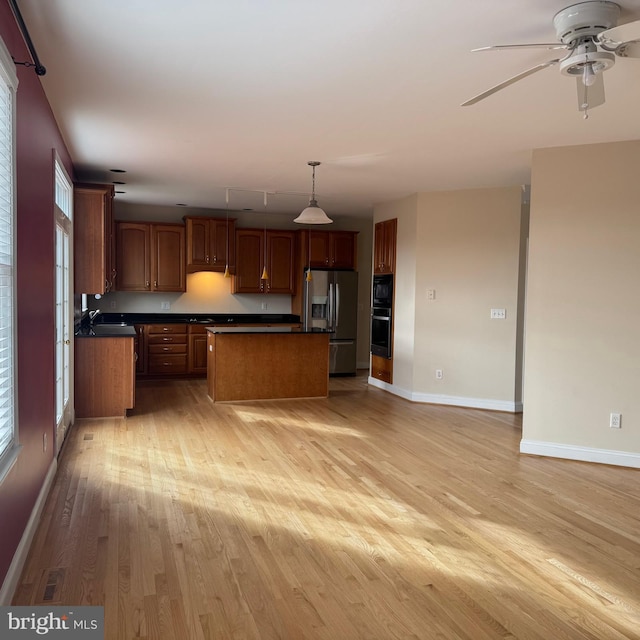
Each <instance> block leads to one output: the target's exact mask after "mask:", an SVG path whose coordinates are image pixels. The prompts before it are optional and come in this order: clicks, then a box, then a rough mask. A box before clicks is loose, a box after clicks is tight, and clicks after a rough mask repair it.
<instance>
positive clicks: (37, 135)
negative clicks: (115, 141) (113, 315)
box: [0, 0, 73, 584]
mask: <svg viewBox="0 0 640 640" xmlns="http://www.w3.org/2000/svg"><path fill="white" fill-rule="evenodd" d="M0 35H1V36H2V39H3V40H4V43H5V46H6V47H7V49H8V50H9V53H10V54H11V55H12V56H13V57H14V59H15V60H17V61H27V60H29V61H30V58H29V52H28V50H27V47H26V46H25V44H24V40H23V38H22V35H21V34H20V31H19V29H18V27H17V25H16V22H15V18H14V15H13V12H12V11H11V7H10V6H9V4H8V2H7V0H0ZM42 63H43V64H44V65H45V66H46V65H47V61H46V60H43V61H42ZM17 73H18V80H19V85H18V93H17V114H16V126H17V139H16V144H17V147H16V153H17V208H18V217H17V263H16V268H17V281H18V309H17V314H18V315H17V317H18V342H17V347H18V353H17V360H18V425H19V426H18V428H19V434H20V436H19V437H20V443H21V444H22V446H23V449H22V451H21V452H20V455H19V458H18V460H17V462H16V464H15V465H14V467H13V469H12V470H11V471H10V473H9V475H8V476H7V477H6V478H5V480H4V482H3V483H2V484H1V485H0V584H1V583H2V582H3V581H4V579H5V576H6V574H7V570H8V568H9V566H10V564H11V561H12V559H13V556H14V554H15V551H16V549H17V546H18V544H19V542H20V539H21V537H22V534H23V532H24V529H25V527H26V524H27V522H28V520H29V516H30V514H31V511H32V509H33V507H34V504H35V502H36V499H37V497H38V494H39V492H40V489H41V487H42V484H43V481H44V479H45V476H46V473H47V470H48V468H49V466H50V465H51V462H52V460H53V442H54V428H55V376H54V366H55V360H54V337H55V336H54V300H55V288H54V285H55V280H54V275H55V272H54V241H55V227H54V218H53V205H54V176H53V151H52V150H53V149H55V150H56V151H57V153H58V156H59V157H60V159H61V160H62V162H63V163H64V165H65V167H66V169H67V171H68V172H69V175H71V176H73V167H72V164H71V159H70V157H69V154H68V152H67V149H66V147H65V144H64V141H63V139H62V136H61V134H60V131H59V130H58V126H57V124H56V121H55V119H54V117H53V114H52V112H51V108H50V106H49V103H48V101H47V98H46V96H45V94H44V90H43V89H42V85H41V82H40V78H39V77H38V76H37V75H36V74H35V71H34V70H33V69H32V68H28V67H23V66H18V67H17ZM44 433H46V434H47V440H48V447H47V452H46V453H45V452H44V451H43V446H42V445H43V434H44Z"/></svg>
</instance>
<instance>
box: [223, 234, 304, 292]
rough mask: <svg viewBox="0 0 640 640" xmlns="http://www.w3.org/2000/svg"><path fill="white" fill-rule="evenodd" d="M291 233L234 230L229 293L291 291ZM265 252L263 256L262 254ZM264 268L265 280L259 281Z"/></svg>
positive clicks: (292, 237)
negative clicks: (265, 269) (233, 259)
mask: <svg viewBox="0 0 640 640" xmlns="http://www.w3.org/2000/svg"><path fill="white" fill-rule="evenodd" d="M295 239H296V232H295V231H279V230H275V229H267V230H266V239H265V231H264V230H262V229H238V230H237V231H236V273H235V275H234V278H233V293H281V294H293V293H294V292H295V281H294V264H295V263H294V258H295ZM265 252H266V253H265ZM265 265H266V267H267V273H268V275H269V278H268V279H267V280H262V279H261V275H262V270H263V268H264V266H265Z"/></svg>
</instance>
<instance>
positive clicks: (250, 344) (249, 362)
mask: <svg viewBox="0 0 640 640" xmlns="http://www.w3.org/2000/svg"><path fill="white" fill-rule="evenodd" d="M329 335H330V334H329V333H326V332H320V331H304V330H302V329H296V328H281V327H208V328H207V391H208V394H209V397H210V398H211V399H212V400H213V401H214V402H230V401H236V400H267V399H269V400H271V399H275V398H326V397H327V395H328V393H329Z"/></svg>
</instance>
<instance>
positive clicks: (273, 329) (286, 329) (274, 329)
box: [207, 326, 331, 335]
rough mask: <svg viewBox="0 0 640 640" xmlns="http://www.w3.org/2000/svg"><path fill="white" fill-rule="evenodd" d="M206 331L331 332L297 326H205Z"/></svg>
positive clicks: (220, 332) (218, 332)
mask: <svg viewBox="0 0 640 640" xmlns="http://www.w3.org/2000/svg"><path fill="white" fill-rule="evenodd" d="M207 331H209V332H210V333H215V334H223V333H291V334H295V335H301V334H309V333H331V332H330V331H327V330H324V329H302V328H299V327H277V326H276V327H274V326H271V327H225V326H218V327H207Z"/></svg>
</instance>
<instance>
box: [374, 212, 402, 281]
mask: <svg viewBox="0 0 640 640" xmlns="http://www.w3.org/2000/svg"><path fill="white" fill-rule="evenodd" d="M397 225H398V220H397V218H393V219H391V220H383V221H382V222H377V223H376V225H375V229H374V246H373V272H374V273H395V270H396V236H397Z"/></svg>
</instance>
